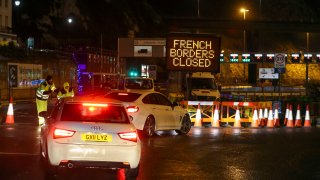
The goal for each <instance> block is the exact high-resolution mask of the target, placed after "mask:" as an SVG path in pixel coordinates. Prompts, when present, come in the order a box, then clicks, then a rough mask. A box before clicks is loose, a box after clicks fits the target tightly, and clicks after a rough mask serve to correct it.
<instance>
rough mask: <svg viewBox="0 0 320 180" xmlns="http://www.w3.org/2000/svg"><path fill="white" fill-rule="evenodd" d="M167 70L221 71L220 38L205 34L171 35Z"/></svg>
mask: <svg viewBox="0 0 320 180" xmlns="http://www.w3.org/2000/svg"><path fill="white" fill-rule="evenodd" d="M166 52H167V53H166V54H167V69H168V70H188V71H206V72H216V73H218V72H219V71H220V52H221V51H220V38H219V37H216V36H213V35H204V34H169V36H168V37H167V50H166Z"/></svg>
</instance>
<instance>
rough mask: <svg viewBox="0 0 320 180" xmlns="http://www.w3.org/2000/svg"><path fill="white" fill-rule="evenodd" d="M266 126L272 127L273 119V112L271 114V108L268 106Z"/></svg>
mask: <svg viewBox="0 0 320 180" xmlns="http://www.w3.org/2000/svg"><path fill="white" fill-rule="evenodd" d="M267 127H269V128H273V127H274V119H273V114H272V108H270V110H269V116H268V123H267Z"/></svg>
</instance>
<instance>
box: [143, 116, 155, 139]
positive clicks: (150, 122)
mask: <svg viewBox="0 0 320 180" xmlns="http://www.w3.org/2000/svg"><path fill="white" fill-rule="evenodd" d="M154 131H155V121H154V118H153V117H152V116H148V117H147V119H146V122H145V123H144V127H143V132H144V134H145V135H146V136H149V137H151V136H153V135H154Z"/></svg>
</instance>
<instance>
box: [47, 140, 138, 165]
mask: <svg viewBox="0 0 320 180" xmlns="http://www.w3.org/2000/svg"><path fill="white" fill-rule="evenodd" d="M48 156H49V160H50V164H51V165H54V166H60V165H61V164H62V165H64V164H65V162H74V163H75V166H80V167H90V166H92V167H94V166H97V167H100V166H104V167H109V168H111V167H112V165H114V167H115V168H121V167H124V166H125V167H126V166H127V165H129V167H130V168H136V167H137V166H138V165H139V162H140V156H141V146H140V143H138V144H137V145H133V146H99V145H89V146H88V145H85V146H84V145H77V144H61V143H52V144H51V143H50V144H48ZM86 163H88V164H87V165H86Z"/></svg>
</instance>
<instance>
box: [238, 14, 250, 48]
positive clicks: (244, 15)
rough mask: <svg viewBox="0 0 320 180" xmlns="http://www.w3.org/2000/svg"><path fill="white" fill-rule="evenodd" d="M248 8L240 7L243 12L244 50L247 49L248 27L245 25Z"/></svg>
mask: <svg viewBox="0 0 320 180" xmlns="http://www.w3.org/2000/svg"><path fill="white" fill-rule="evenodd" d="M248 11H249V10H248V9H244V8H242V9H240V12H242V13H243V51H244V52H245V51H246V27H245V21H246V12H248Z"/></svg>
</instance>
